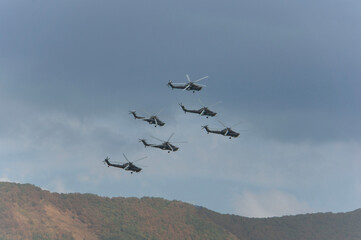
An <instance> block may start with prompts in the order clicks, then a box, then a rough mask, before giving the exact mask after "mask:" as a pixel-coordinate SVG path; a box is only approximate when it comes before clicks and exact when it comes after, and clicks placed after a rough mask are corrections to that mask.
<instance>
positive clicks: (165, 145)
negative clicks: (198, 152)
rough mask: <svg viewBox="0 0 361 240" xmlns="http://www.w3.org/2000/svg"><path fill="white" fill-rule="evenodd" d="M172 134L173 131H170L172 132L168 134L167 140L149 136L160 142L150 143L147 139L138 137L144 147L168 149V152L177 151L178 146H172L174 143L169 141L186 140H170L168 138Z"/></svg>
mask: <svg viewBox="0 0 361 240" xmlns="http://www.w3.org/2000/svg"><path fill="white" fill-rule="evenodd" d="M173 135H174V133H172V134H171V135H170V137H169V138H168V140H167V141H164V140H161V139H159V138H156V137H153V136H151V137H152V138H154V139H156V140H158V141H160V142H161V144H150V143H147V140H146V139H139V142H141V143H143V145H144V147H153V148H159V149H162V150H166V151H168V153H170V152H176V151H178V149H179V147H176V146H174V145H173V144H171V143H186V142H170V139H171V138H172V137H173Z"/></svg>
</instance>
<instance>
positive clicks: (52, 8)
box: [0, 0, 361, 217]
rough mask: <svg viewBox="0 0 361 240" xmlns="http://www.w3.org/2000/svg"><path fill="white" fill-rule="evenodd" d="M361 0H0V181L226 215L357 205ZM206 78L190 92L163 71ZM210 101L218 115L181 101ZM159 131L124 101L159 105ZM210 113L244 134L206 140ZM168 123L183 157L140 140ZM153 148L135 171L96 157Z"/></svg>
mask: <svg viewBox="0 0 361 240" xmlns="http://www.w3.org/2000/svg"><path fill="white" fill-rule="evenodd" d="M360 8H361V3H360V2H359V1H353V0H348V1H335V0H331V1H329V0H328V1H308V0H306V1H282V0H276V1H272V2H270V1H265V0H259V1H222V2H219V1H182V2H176V1H152V2H149V1H106V2H102V3H100V2H99V1H76V2H74V1H61V2H60V1H59V2H55V1H39V0H34V1H2V2H0V34H1V36H2V37H1V38H0V52H1V56H0V66H1V67H0V110H1V112H2V114H1V116H0V157H1V159H2V161H0V179H1V180H6V181H16V182H21V183H32V184H35V185H38V186H40V187H42V188H45V189H49V190H51V191H59V192H90V193H95V194H99V195H103V196H136V197H142V196H155V197H163V198H166V199H170V200H172V199H177V200H181V201H186V202H190V203H193V204H196V205H201V206H204V207H207V208H210V209H212V210H215V211H219V212H221V213H234V214H240V215H244V216H254V217H262V216H281V215H287V214H297V213H305V212H318V211H333V212H339V211H349V210H353V209H356V208H359V207H360V205H359V203H360V201H361V177H360V174H359V172H360V169H361V161H360V160H361V127H360V124H359V123H360V122H361V111H360V109H361V95H360V89H361V66H360V64H361V45H360V44H359V43H360V42H361V26H360V24H358V23H359V22H360V21H361V14H360V11H359V10H360ZM187 73H188V74H189V75H190V76H191V78H192V79H197V78H201V77H203V76H205V75H208V76H209V78H208V79H206V80H204V81H202V83H204V84H206V85H207V87H206V88H205V89H204V90H202V91H201V92H199V93H195V94H193V93H191V92H183V91H176V90H174V91H172V90H170V89H169V88H167V87H166V83H167V82H168V81H169V80H172V81H174V82H185V81H186V78H185V74H187ZM198 99H201V100H202V101H203V102H204V103H205V104H213V103H216V102H218V101H222V103H221V104H219V105H217V106H215V107H214V110H215V111H216V112H218V115H219V116H218V117H217V118H215V119H205V118H201V117H200V116H196V115H191V114H183V113H182V111H181V109H180V108H179V106H178V103H179V102H182V103H184V104H185V105H186V106H187V107H188V106H189V107H190V108H198V107H200V105H199V103H198ZM162 109H163V111H162V113H161V114H160V116H159V117H160V118H161V119H162V120H164V121H165V122H166V126H164V127H162V128H154V127H152V126H150V125H148V124H146V123H144V122H140V121H135V120H133V119H132V118H131V116H130V115H128V111H129V110H138V111H139V112H140V113H142V111H147V112H150V113H156V112H159V111H160V110H162ZM217 120H221V121H223V122H225V123H226V124H227V125H233V124H235V123H237V122H239V121H243V122H242V124H241V125H238V126H237V127H235V130H246V131H245V132H242V134H241V137H240V138H238V139H232V140H229V139H228V138H225V137H222V136H218V135H216V136H215V135H207V134H205V132H204V130H203V131H202V130H201V128H200V127H201V126H202V125H205V124H208V125H209V126H210V127H211V128H222V126H221V125H220V124H219V123H218V121H217ZM172 132H175V133H176V134H175V136H174V140H175V141H184V140H185V141H188V143H187V144H181V146H180V147H181V149H180V151H179V152H176V153H171V154H168V153H167V152H162V151H160V150H158V149H144V147H143V146H142V145H141V144H140V143H138V138H147V139H150V135H155V136H157V137H159V138H163V139H166V138H168V136H169V135H170V134H171V133H172ZM122 153H126V154H127V155H128V157H129V158H131V159H136V158H140V157H142V156H148V159H146V160H144V161H143V162H142V164H144V165H147V166H148V167H146V168H145V169H144V171H143V172H142V173H141V174H133V175H130V174H129V173H127V172H123V171H119V170H118V169H112V168H106V167H105V166H104V165H103V164H102V163H101V161H102V159H104V158H105V157H106V156H110V157H111V159H112V160H115V161H122V160H123V159H122Z"/></svg>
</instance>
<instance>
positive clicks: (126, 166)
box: [103, 153, 147, 174]
mask: <svg viewBox="0 0 361 240" xmlns="http://www.w3.org/2000/svg"><path fill="white" fill-rule="evenodd" d="M123 156H124V158H125V160H127V162H126V163H112V162H110V161H109V160H110V158H109V157H106V158H105V159H104V161H103V162H104V164H107V165H108V167H116V168H122V169H124V170H125V171H130V173H131V174H133V172H140V171H142V169H141V168H140V167H137V166H135V165H134V164H133V163H135V162H138V161H140V160H143V159H145V158H147V157H142V158H140V159H138V160H136V161H134V162H131V161H129V160H128V158H127V157H126V156H125V154H124V153H123Z"/></svg>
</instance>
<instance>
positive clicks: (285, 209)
mask: <svg viewBox="0 0 361 240" xmlns="http://www.w3.org/2000/svg"><path fill="white" fill-rule="evenodd" d="M235 206H236V207H235V212H236V213H237V214H239V215H241V216H246V217H275V216H284V215H295V214H301V213H309V212H312V211H313V210H312V209H311V208H310V207H309V206H308V204H307V203H306V202H302V201H299V200H298V199H297V198H296V197H295V196H292V195H290V194H287V193H283V192H280V191H276V190H275V191H267V192H258V193H254V192H247V191H246V192H244V193H242V194H241V195H239V196H237V197H236V199H235Z"/></svg>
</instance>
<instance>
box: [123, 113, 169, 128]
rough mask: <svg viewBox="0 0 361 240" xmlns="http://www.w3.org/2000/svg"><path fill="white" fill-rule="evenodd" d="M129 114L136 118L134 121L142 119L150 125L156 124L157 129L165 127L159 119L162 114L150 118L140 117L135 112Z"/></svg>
mask: <svg viewBox="0 0 361 240" xmlns="http://www.w3.org/2000/svg"><path fill="white" fill-rule="evenodd" d="M129 114H132V115H133V117H134V119H141V120H143V121H145V122H148V123H149V124H154V125H155V127H157V126H160V127H162V126H164V125H165V123H164V122H162V121H161V120H160V119H159V118H158V117H157V115H159V114H160V112H159V113H158V114H156V115H151V116H150V117H149V118H146V117H141V116H138V115H137V113H136V112H135V111H129ZM147 114H148V113H147ZM148 115H150V114H148Z"/></svg>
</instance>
